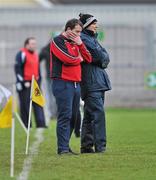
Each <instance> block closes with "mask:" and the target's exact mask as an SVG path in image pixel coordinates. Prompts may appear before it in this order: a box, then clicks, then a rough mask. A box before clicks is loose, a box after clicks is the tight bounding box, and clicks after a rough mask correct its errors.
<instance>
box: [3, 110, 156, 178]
mask: <svg viewBox="0 0 156 180" xmlns="http://www.w3.org/2000/svg"><path fill="white" fill-rule="evenodd" d="M106 114H107V141H108V143H107V151H106V153H104V154H83V155H79V156H63V157H61V156H58V155H57V154H56V135H55V125H56V122H55V121H52V122H51V124H50V127H49V128H48V129H47V130H45V133H44V138H45V140H44V142H43V143H42V144H41V145H40V148H39V153H38V155H36V157H35V158H34V161H33V165H32V169H31V172H30V175H29V180H44V179H45V180H70V179H71V180H155V179H156V140H155V138H156V110H155V109H153V110H148V109H135V110H132V109H108V110H107V113H106ZM17 129H18V128H17ZM8 134H9V133H8V132H7V131H5V130H0V138H2V137H3V138H2V139H3V142H0V179H9V156H8V153H9V137H8V136H9V135H8ZM23 134H24V132H23ZM21 136H22V137H21ZM6 137H7V143H5V142H6V141H5V139H6ZM20 137H21V138H22V140H21V141H20V142H17V140H18V139H17V140H16V144H17V145H16V146H17V147H18V149H16V166H15V168H16V175H18V173H19V172H20V170H21V166H22V163H23V160H24V157H25V155H24V153H23V152H24V149H23V146H22V143H25V141H24V140H23V139H24V135H22V133H20ZM20 137H18V138H19V139H20ZM32 141H33V139H32ZM79 141H80V139H77V138H75V137H74V136H73V137H72V140H71V147H72V149H73V150H74V151H76V152H79V149H80V142H79ZM1 144H3V148H2V149H1ZM4 147H5V148H4ZM2 162H4V163H2ZM2 164H3V166H2Z"/></svg>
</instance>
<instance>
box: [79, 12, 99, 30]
mask: <svg viewBox="0 0 156 180" xmlns="http://www.w3.org/2000/svg"><path fill="white" fill-rule="evenodd" d="M79 17H80V18H79V20H80V21H81V22H82V24H83V28H84V29H85V28H87V27H88V26H90V25H91V24H92V23H94V22H97V20H96V18H95V17H94V16H93V15H90V14H82V13H80V14H79Z"/></svg>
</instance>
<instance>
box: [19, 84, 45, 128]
mask: <svg viewBox="0 0 156 180" xmlns="http://www.w3.org/2000/svg"><path fill="white" fill-rule="evenodd" d="M30 89H31V87H29V88H24V89H23V90H22V91H19V92H18V95H19V101H20V115H21V119H22V121H23V123H24V125H25V127H26V128H27V127H28V117H29V105H30ZM32 106H33V109H34V115H35V121H36V127H45V116H44V111H43V108H42V107H41V106H39V105H37V104H36V103H34V102H33V103H32Z"/></svg>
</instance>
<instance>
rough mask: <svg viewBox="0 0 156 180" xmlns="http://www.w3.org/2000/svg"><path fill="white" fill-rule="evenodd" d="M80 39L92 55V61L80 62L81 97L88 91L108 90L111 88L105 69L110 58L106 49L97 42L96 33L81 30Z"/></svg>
mask: <svg viewBox="0 0 156 180" xmlns="http://www.w3.org/2000/svg"><path fill="white" fill-rule="evenodd" d="M81 39H82V41H83V42H84V44H85V45H86V47H87V49H88V50H89V52H90V53H91V55H92V63H91V64H86V63H85V62H84V63H82V82H81V92H82V99H83V98H84V96H85V94H86V93H88V92H90V91H108V90H110V89H111V84H110V80H109V77H108V75H107V73H106V71H105V69H106V68H107V66H108V64H109V62H110V59H109V55H108V53H107V51H106V50H105V49H104V48H103V47H102V46H101V45H100V44H99V43H98V41H97V35H96V34H94V33H93V32H92V31H90V30H83V31H82V33H81Z"/></svg>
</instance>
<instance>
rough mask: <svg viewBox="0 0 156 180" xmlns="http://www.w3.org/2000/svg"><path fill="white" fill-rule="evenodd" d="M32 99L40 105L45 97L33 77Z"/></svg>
mask: <svg viewBox="0 0 156 180" xmlns="http://www.w3.org/2000/svg"><path fill="white" fill-rule="evenodd" d="M32 101H33V102H35V103H36V104H38V105H40V106H42V107H43V106H44V104H45V99H44V97H43V95H42V93H41V90H40V88H39V86H38V84H37V82H36V80H35V79H34V83H33V88H32Z"/></svg>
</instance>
